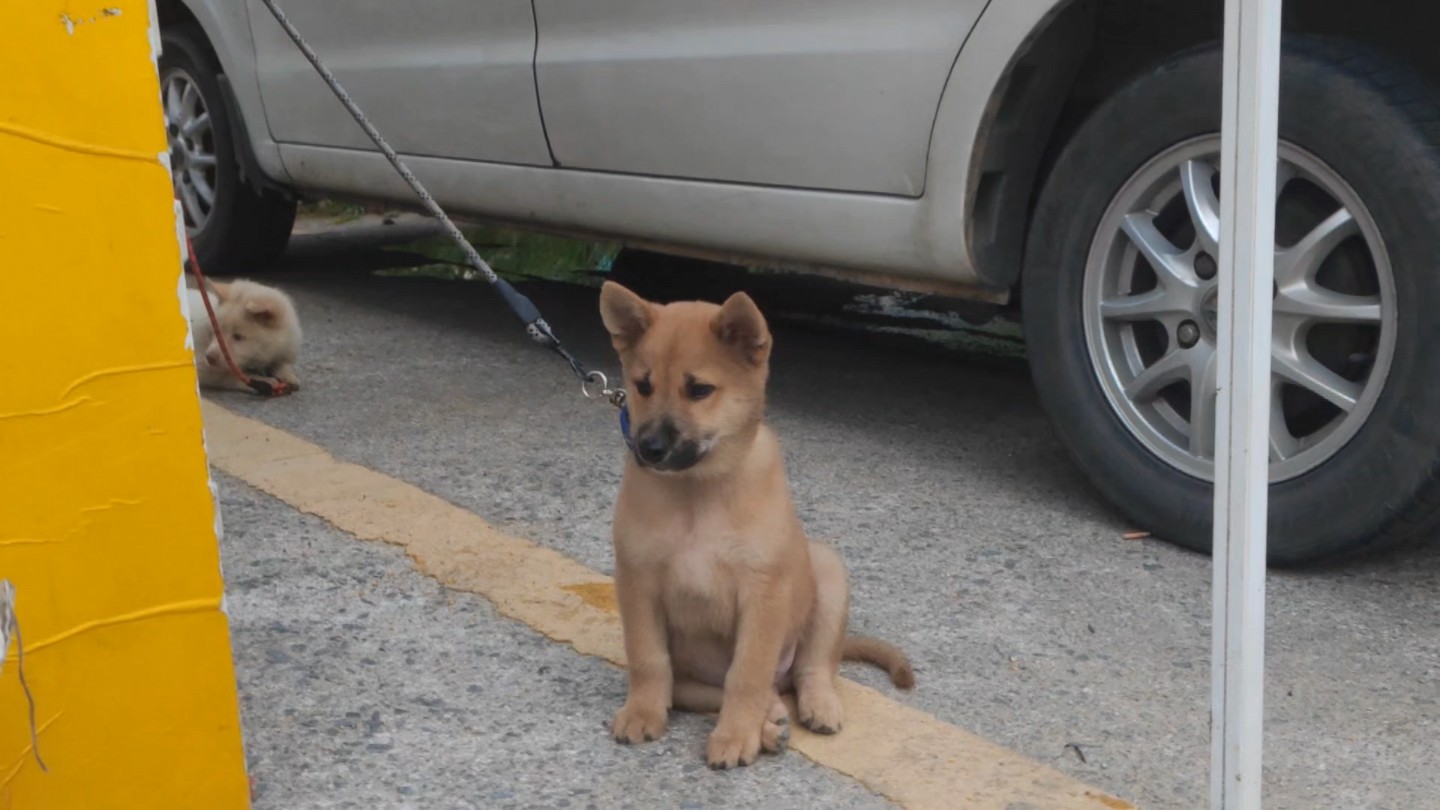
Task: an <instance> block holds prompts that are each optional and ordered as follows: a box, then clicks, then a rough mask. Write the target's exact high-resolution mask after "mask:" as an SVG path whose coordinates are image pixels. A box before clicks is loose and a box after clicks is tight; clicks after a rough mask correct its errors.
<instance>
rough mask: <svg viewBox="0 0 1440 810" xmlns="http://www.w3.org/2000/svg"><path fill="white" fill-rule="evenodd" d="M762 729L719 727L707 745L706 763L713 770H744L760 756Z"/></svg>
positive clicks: (758, 727)
mask: <svg viewBox="0 0 1440 810" xmlns="http://www.w3.org/2000/svg"><path fill="white" fill-rule="evenodd" d="M760 735H761V727H760V726H755V727H753V728H749V729H734V728H731V727H729V726H726V725H724V724H722V725H720V726H717V727H716V728H715V730H714V731H713V732H711V734H710V742H708V743H706V745H705V762H707V763H708V764H709V765H710V769H711V770H716V771H723V770H725V769H727V768H743V767H745V766H746V765H749V764H750V763H752V762H754V761H755V760H756V759H757V758H758V757H759V756H760Z"/></svg>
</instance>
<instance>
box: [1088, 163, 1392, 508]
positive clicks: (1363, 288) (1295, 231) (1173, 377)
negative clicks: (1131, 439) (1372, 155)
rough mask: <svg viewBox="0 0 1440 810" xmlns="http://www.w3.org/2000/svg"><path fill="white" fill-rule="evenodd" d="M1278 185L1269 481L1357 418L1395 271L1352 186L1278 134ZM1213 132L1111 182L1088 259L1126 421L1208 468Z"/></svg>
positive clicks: (1098, 360)
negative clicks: (1112, 191)
mask: <svg viewBox="0 0 1440 810" xmlns="http://www.w3.org/2000/svg"><path fill="white" fill-rule="evenodd" d="M1279 153H1280V162H1279V166H1278V170H1277V181H1276V217H1275V233H1276V249H1275V295H1274V329H1273V334H1272V340H1271V369H1272V370H1271V383H1270V394H1271V408H1270V480H1271V481H1272V482H1276V481H1284V480H1287V479H1290V478H1294V477H1296V476H1299V475H1303V474H1304V473H1306V472H1308V471H1310V470H1313V469H1314V468H1315V467H1317V466H1318V465H1320V464H1323V463H1324V462H1325V461H1326V460H1327V459H1329V458H1330V457H1331V456H1333V455H1334V454H1335V453H1336V452H1338V451H1339V450H1340V448H1342V447H1344V446H1345V443H1346V442H1348V441H1349V440H1350V439H1351V438H1352V437H1354V435H1355V434H1356V432H1357V431H1359V429H1360V427H1361V426H1362V425H1364V423H1365V420H1366V419H1367V418H1368V417H1369V415H1370V412H1371V411H1372V410H1373V409H1374V406H1375V402H1376V400H1377V399H1378V398H1379V396H1380V392H1381V390H1382V389H1383V388H1384V385H1385V379H1386V376H1387V375H1388V374H1389V371H1390V363H1391V360H1392V358H1393V355H1394V349H1395V331H1396V328H1395V321H1396V302H1395V281H1394V276H1393V273H1392V271H1391V266H1390V260H1389V256H1388V254H1387V252H1386V250H1385V245H1384V241H1383V240H1382V239H1381V238H1380V233H1379V229H1378V228H1377V227H1376V226H1375V222H1374V220H1373V219H1372V218H1371V216H1370V214H1369V212H1368V211H1367V210H1366V208H1365V206H1364V204H1363V203H1362V202H1361V200H1360V198H1359V197H1358V195H1356V194H1355V192H1354V191H1353V190H1352V189H1351V188H1350V186H1349V185H1348V184H1347V183H1345V181H1344V180H1343V179H1342V178H1341V177H1340V175H1339V174H1338V173H1336V172H1335V171H1334V170H1332V169H1331V168H1330V167H1329V166H1327V165H1326V164H1325V163H1324V162H1322V161H1321V160H1319V159H1318V158H1317V157H1315V156H1314V155H1312V154H1310V153H1308V152H1306V151H1305V150H1303V149H1300V148H1298V147H1296V146H1294V145H1291V144H1287V143H1284V142H1281V144H1280V150H1279ZM1219 155H1220V140H1219V137H1218V136H1207V137H1202V138H1197V139H1194V140H1190V141H1186V142H1184V143H1181V144H1178V145H1176V146H1174V147H1172V148H1170V149H1168V150H1166V151H1165V152H1163V153H1162V154H1160V155H1159V156H1157V157H1156V158H1154V159H1153V160H1151V161H1150V162H1149V163H1147V164H1146V165H1145V166H1144V167H1142V168H1141V169H1140V170H1139V171H1138V172H1136V173H1135V174H1134V175H1133V176H1132V177H1131V178H1130V179H1129V180H1128V181H1126V183H1125V185H1124V186H1122V187H1121V188H1120V191H1119V192H1117V193H1116V195H1115V197H1114V199H1113V200H1112V202H1111V204H1110V206H1109V208H1108V209H1107V210H1106V212H1105V215H1104V216H1103V217H1102V218H1101V221H1100V226H1099V228H1098V229H1097V230H1096V235H1095V240H1094V242H1093V243H1092V245H1091V249H1090V253H1089V256H1088V258H1087V260H1086V265H1085V279H1084V296H1083V305H1084V319H1085V340H1086V343H1087V346H1088V349H1089V356H1090V360H1091V363H1092V365H1093V368H1094V370H1095V373H1096V376H1097V377H1098V378H1099V381H1100V383H1101V387H1102V388H1103V389H1104V390H1105V394H1106V397H1107V398H1108V399H1109V401H1110V405H1111V407H1112V408H1114V410H1115V413H1116V414H1118V415H1119V416H1120V419H1121V421H1122V422H1123V423H1124V424H1125V427H1126V428H1127V429H1128V430H1129V431H1130V433H1131V434H1132V435H1134V436H1135V437H1136V438H1137V439H1139V440H1140V442H1141V443H1142V444H1144V445H1145V446H1146V447H1147V448H1148V449H1149V450H1150V451H1151V452H1152V453H1154V454H1155V455H1156V456H1158V457H1159V458H1161V459H1163V460H1164V461H1165V462H1166V463H1168V464H1170V465H1171V466H1173V467H1175V468H1176V469H1179V470H1181V471H1182V472H1185V473H1186V474H1189V475H1192V476H1195V477H1197V478H1202V479H1205V480H1213V479H1214V457H1215V456H1214V451H1215V430H1214V418H1215V401H1216V400H1215V391H1216V366H1217V354H1216V332H1215V329H1216V306H1217V305H1216V300H1217V297H1218V296H1217V285H1218V272H1217V271H1218V267H1217V265H1218V262H1217V261H1216V260H1217V259H1218V257H1219V245H1218V242H1219V234H1220V204H1219V196H1218V193H1219V183H1218V171H1217V166H1218V164H1219Z"/></svg>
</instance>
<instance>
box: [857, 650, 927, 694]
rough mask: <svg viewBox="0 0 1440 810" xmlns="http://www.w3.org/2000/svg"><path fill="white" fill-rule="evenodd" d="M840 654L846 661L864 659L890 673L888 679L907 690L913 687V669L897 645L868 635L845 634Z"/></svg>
mask: <svg viewBox="0 0 1440 810" xmlns="http://www.w3.org/2000/svg"><path fill="white" fill-rule="evenodd" d="M840 654H841V656H842V657H843V658H844V659H845V660H846V661H864V662H865V663H867V664H874V665H875V666H877V667H880V668H881V669H883V670H885V671H886V672H888V673H890V681H891V682H892V683H894V684H895V685H896V686H898V687H899V688H901V689H904V690H906V691H907V692H908V691H909V690H911V689H914V688H915V670H913V669H911V667H910V659H909V658H906V657H905V653H903V652H901V651H900V648H899V647H896V646H895V645H894V644H891V643H890V642H888V641H881V640H880V639H878V638H870V637H868V636H846V637H845V646H844V647H842V648H841V653H840Z"/></svg>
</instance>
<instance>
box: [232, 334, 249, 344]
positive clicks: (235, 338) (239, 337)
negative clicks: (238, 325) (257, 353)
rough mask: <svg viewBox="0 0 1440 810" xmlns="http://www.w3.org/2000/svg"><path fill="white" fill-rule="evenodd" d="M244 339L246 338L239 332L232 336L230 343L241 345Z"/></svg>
mask: <svg viewBox="0 0 1440 810" xmlns="http://www.w3.org/2000/svg"><path fill="white" fill-rule="evenodd" d="M244 339H245V336H244V335H242V334H240V333H239V332H236V333H235V334H233V335H231V336H230V342H231V343H239V342H241V341H243V340H244Z"/></svg>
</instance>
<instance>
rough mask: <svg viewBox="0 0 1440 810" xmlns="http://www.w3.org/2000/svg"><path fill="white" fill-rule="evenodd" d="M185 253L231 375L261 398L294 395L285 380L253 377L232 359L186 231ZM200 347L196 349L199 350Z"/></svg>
mask: <svg viewBox="0 0 1440 810" xmlns="http://www.w3.org/2000/svg"><path fill="white" fill-rule="evenodd" d="M185 251H186V252H187V253H189V254H190V272H191V273H193V274H194V275H195V278H197V279H199V280H200V300H202V301H204V302H205V313H206V314H207V315H209V316H210V328H211V329H212V330H213V331H214V332H215V342H216V343H219V344H220V354H221V355H223V356H224V357H225V365H227V366H229V367H230V373H231V374H233V375H235V379H237V380H239V381H240V382H242V383H245V384H246V385H247V386H249V387H250V390H252V391H254V392H255V393H257V394H259V395H261V396H267V397H283V396H285V395H286V394H292V393H294V392H295V389H294V388H293V387H292V386H291V385H290V384H289V383H287V382H285V381H284V380H273V379H270V378H269V377H251V376H249V375H248V374H246V373H245V372H244V371H241V370H240V367H239V366H237V365H235V361H234V360H233V359H232V358H231V357H230V346H229V345H228V344H227V343H226V342H225V333H224V331H222V330H221V329H220V319H219V318H217V317H215V307H214V306H213V305H211V303H210V287H209V284H208V282H206V281H205V274H204V273H202V272H200V259H199V258H198V257H197V256H196V255H195V245H193V244H192V243H191V242H190V231H188V230H187V231H185ZM199 348H200V347H198V346H197V347H196V349H197V350H198V349H199Z"/></svg>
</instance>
